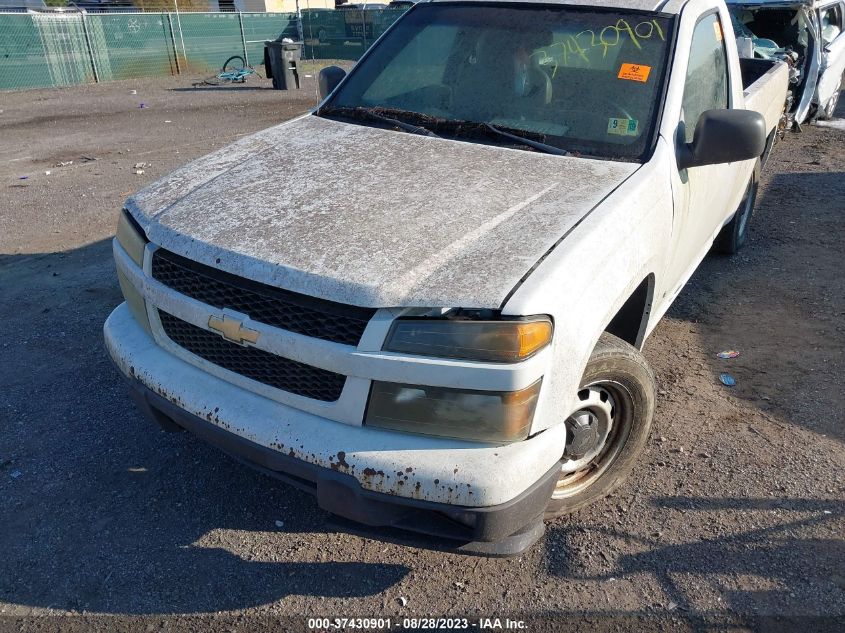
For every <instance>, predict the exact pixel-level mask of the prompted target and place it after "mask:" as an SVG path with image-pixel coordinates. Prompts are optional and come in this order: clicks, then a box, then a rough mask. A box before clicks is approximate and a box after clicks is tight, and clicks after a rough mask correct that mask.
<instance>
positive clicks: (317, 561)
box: [0, 240, 409, 614]
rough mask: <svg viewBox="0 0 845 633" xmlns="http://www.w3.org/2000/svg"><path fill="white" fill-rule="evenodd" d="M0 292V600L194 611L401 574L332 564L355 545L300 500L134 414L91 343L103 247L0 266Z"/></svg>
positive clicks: (341, 590)
mask: <svg viewBox="0 0 845 633" xmlns="http://www.w3.org/2000/svg"><path fill="white" fill-rule="evenodd" d="M0 294H2V295H3V296H4V301H2V302H0V318H2V319H3V320H4V322H5V323H6V324H7V325H8V327H10V328H12V329H11V330H10V331H15V332H19V333H21V336H19V337H15V338H13V339H10V340H9V341H8V342H7V343H6V344H4V345H2V346H0V382H2V384H3V385H4V387H3V392H4V397H3V398H2V399H0V419H2V420H3V422H2V424H0V498H2V499H3V504H2V507H0V524H2V525H3V529H2V530H0V551H2V552H3V556H2V557H0V601H3V602H8V603H12V604H17V605H23V606H28V607H45V608H46V607H51V608H55V609H60V610H75V611H82V610H86V611H94V612H104V613H123V614H160V613H200V612H214V611H221V610H224V611H225V610H238V609H246V608H250V607H255V606H259V605H264V604H268V603H273V602H275V601H277V600H279V599H282V598H284V597H286V596H305V597H311V598H312V599H313V598H323V597H324V598H335V597H337V598H355V597H362V596H371V595H375V594H379V593H381V592H383V591H385V590H386V589H388V588H389V587H391V586H393V585H394V584H396V583H397V582H399V581H400V580H401V579H402V578H404V577H405V575H406V574H407V573H408V571H409V568H408V567H406V566H404V565H401V564H388V563H367V562H359V561H363V560H368V559H369V560H372V559H373V556H365V555H361V556H352V557H351V558H350V559H347V560H346V561H344V560H339V559H338V557H337V556H335V555H334V553H333V547H336V546H337V544H338V541H337V539H349V540H352V541H353V543H352V544H350V542H349V541H348V540H347V541H344V547H343V549H344V550H345V551H347V552H349V550H350V549H351V550H352V551H356V550H355V546H354V538H355V537H351V536H345V535H344V536H337V535H336V534H335V533H334V530H333V529H332V528H331V527H330V526H329V525H328V524H327V520H328V519H329V515H328V514H327V513H325V512H323V511H322V510H320V509H319V508H318V507H317V505H316V502H315V501H314V499H313V497H311V496H309V495H307V494H305V493H303V492H300V491H298V490H296V489H294V488H291V487H288V486H285V485H283V484H281V483H279V482H276V481H275V480H272V479H270V478H268V477H266V476H264V475H261V474H259V473H256V472H254V471H252V470H250V469H248V468H246V467H244V466H242V465H240V464H238V463H236V462H235V461H233V460H231V459H228V458H226V457H225V456H223V455H222V454H221V453H220V452H218V451H217V450H215V449H213V448H211V447H209V446H207V445H205V444H203V443H202V442H201V441H199V440H197V439H196V438H194V437H192V436H190V435H188V434H186V433H177V434H170V433H164V432H162V431H160V430H159V429H158V427H157V426H155V425H154V424H153V423H151V422H149V421H147V420H146V419H144V418H142V417H141V416H140V414H139V413H138V412H137V411H136V409H135V407H134V405H133V404H132V403H131V401H130V399H129V394H128V390H127V388H126V386H125V385H124V384H123V381H122V380H121V379H120V378H119V376H118V373H117V370H116V369H115V368H114V367H113V366H112V364H111V362H110V360H109V359H108V355H107V353H106V351H105V348H104V345H103V341H102V323H103V321H104V320H105V318H106V317H107V316H108V314H109V312H110V311H111V309H112V308H113V307H114V306H116V305H117V304H118V303H119V302H120V301H121V300H122V299H121V296H120V292H119V290H118V288H117V283H116V279H115V274H114V268H113V263H112V261H111V241H110V240H103V241H100V242H96V243H94V244H91V245H89V246H85V247H82V248H79V249H76V250H74V251H68V252H65V253H52V254H36V255H0ZM7 298H8V300H6V299H7ZM277 522H280V525H281V527H279V526H278V525H277ZM299 533H307V537H308V538H307V539H305V538H303V539H300V538H299V537H298V534H299ZM304 536H305V534H304ZM361 543H362V546H361V547H362V548H363V547H365V546H366V542H365V541H361ZM350 545H352V547H350ZM371 546H372V547H376V546H378V545H377V544H373V545H371ZM381 547H383V546H381ZM256 551H259V552H260V554H256V553H255V552H256ZM268 552H269V554H268Z"/></svg>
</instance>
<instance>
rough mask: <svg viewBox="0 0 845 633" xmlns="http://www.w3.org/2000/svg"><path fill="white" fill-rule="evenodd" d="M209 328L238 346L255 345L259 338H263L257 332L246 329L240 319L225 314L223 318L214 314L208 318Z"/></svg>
mask: <svg viewBox="0 0 845 633" xmlns="http://www.w3.org/2000/svg"><path fill="white" fill-rule="evenodd" d="M208 327H210V328H211V329H212V330H214V331H215V332H217V333H218V334H222V335H223V338H225V339H226V340H227V341H232V342H233V343H237V344H238V345H243V344H244V343H252V344H255V343H257V342H258V337H259V336H261V335H260V334H259V333H258V332H256V331H255V330H250V329H249V328H246V327H244V323H243V321H241V320H240V319H236V318H234V317H230V316H227V315H225V314H224V315H223V316H222V317H219V316H214V315H213V314H212V315H211V316H210V317H208Z"/></svg>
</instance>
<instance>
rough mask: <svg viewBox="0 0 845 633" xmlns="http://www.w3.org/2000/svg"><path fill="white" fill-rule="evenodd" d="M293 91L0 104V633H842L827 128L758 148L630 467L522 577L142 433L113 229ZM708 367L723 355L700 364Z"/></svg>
mask: <svg viewBox="0 0 845 633" xmlns="http://www.w3.org/2000/svg"><path fill="white" fill-rule="evenodd" d="M306 82H307V83H306V86H305V88H304V89H303V90H302V91H301V92H299V93H296V94H287V93H282V92H276V91H272V90H269V89H267V85H266V82H253V83H252V84H248V85H247V86H244V87H236V88H226V89H215V88H201V89H195V88H192V87H191V84H190V80H188V79H186V78H184V77H182V78H175V79H168V80H145V81H128V82H117V83H112V84H108V85H100V86H84V87H75V88H69V89H64V90H60V91H59V90H44V91H30V92H22V93H2V94H0V323H3V324H4V325H3V328H2V331H3V336H2V338H1V339H0V385H2V387H0V394H2V396H0V526H2V528H0V614H3V615H0V628H3V627H6V628H10V629H12V628H18V627H21V628H23V629H25V630H39V631H43V630H50V628H51V627H54V628H57V629H58V628H62V629H68V628H72V629H76V630H85V629H112V630H119V629H121V627H133V628H134V627H135V625H137V624H139V623H142V624H143V625H142V626H141V627H140V628H142V629H143V628H144V626H146V629H145V630H165V629H166V630H179V629H180V627H181V628H182V629H184V630H202V629H203V628H208V627H215V628H217V627H218V626H219V627H225V628H226V629H227V630H240V629H241V628H242V627H245V626H246V627H247V628H249V626H254V625H256V624H259V623H264V624H260V626H262V627H263V628H266V629H267V630H270V627H269V625H268V626H265V624H266V623H269V622H276V624H277V625H278V623H280V622H281V623H287V624H288V625H294V624H296V623H299V624H298V626H302V621H301V618H300V619H298V620H270V619H267V618H282V617H286V616H304V615H310V616H350V615H353V616H388V615H392V616H394V617H401V616H409V615H417V616H419V615H469V616H472V617H478V616H481V617H505V616H510V617H514V616H516V615H518V616H520V617H531V618H535V619H536V620H535V621H536V622H538V623H541V622H546V623H547V624H550V623H554V625H555V628H572V629H574V628H576V627H577V628H578V629H579V630H595V629H602V628H606V629H612V630H628V629H631V630H647V629H658V628H659V629H667V630H695V631H710V630H713V631H724V630H732V631H734V630H749V629H751V630H766V631H768V630H794V629H799V628H800V629H803V630H805V631H808V632H809V631H815V630H842V627H845V478H843V473H845V451H843V444H845V414H844V413H843V411H845V389H843V380H842V375H843V370H845V365H844V364H843V349H845V318H844V317H845V281H844V279H845V278H844V277H843V274H842V262H843V256H845V246H843V245H844V244H845V221H843V220H845V171H843V169H845V168H843V165H845V130H843V129H837V128H835V127H827V128H816V127H806V128H805V129H804V132H803V133H801V134H789V135H788V136H787V137H786V139H785V140H784V141H783V142H781V143H780V144H778V145H777V147H776V148H775V151H774V153H773V155H772V158H771V161H770V163H769V165H768V167H767V169H766V171H765V174H764V181H763V184H762V190H761V195H760V198H759V200H758V207H757V211H756V213H755V216H754V219H753V222H752V227H751V237H750V241H749V243H748V245H747V246H746V248H745V250H744V251H743V252H742V253H741V254H740V255H739V256H738V257H735V258H733V259H729V258H724V257H715V256H712V257H709V258H708V259H707V260H706V261H705V262H704V263H703V265H702V266H701V268H700V270H699V271H698V272H697V273H696V275H695V276H694V278H693V280H692V281H691V283H690V284H689V285H688V287H687V288H686V289H685V290H684V292H683V293H682V295H681V297H680V298H679V300H678V301H677V302H676V304H675V305H674V306H673V308H672V309H671V310H670V312H669V314H668V315H667V316H666V317H665V319H664V320H663V322H662V323H661V324H660V325H659V326H658V328H657V329H656V331H655V333H654V335H653V336H652V338H651V339H650V340H649V341H648V342H647V344H646V348H645V353H646V356H647V357H648V359H649V361H650V362H651V363H652V364H653V366H654V368H655V370H656V372H657V375H658V379H659V388H660V392H659V405H658V410H657V414H656V420H655V429H654V433H653V438H652V440H651V441H650V444H649V446H648V450H647V452H646V454H645V457H644V459H643V461H642V463H641V464H640V466H639V468H637V470H636V471H635V472H634V474H633V475H632V477H631V478H630V479H629V480H628V482H627V483H626V484H625V485H624V486H623V487H622V488H621V489H620V490H618V492H617V493H616V494H615V495H614V496H613V497H612V498H609V499H607V500H606V501H605V502H603V503H599V504H597V505H595V506H593V507H592V508H589V509H588V510H586V511H583V512H581V513H580V514H578V515H575V516H573V517H570V518H568V519H560V520H557V521H555V522H553V523H550V524H549V525H548V526H547V528H548V529H547V534H546V536H545V537H544V538H543V539H542V540H541V541H540V542H539V543H538V544H537V545H536V546H535V547H534V548H532V549H531V550H530V551H528V552H526V553H525V554H523V555H522V556H520V557H518V558H513V559H485V558H476V557H466V556H459V555H454V554H448V553H441V552H435V551H429V550H418V549H411V548H406V547H403V546H399V545H395V544H389V543H384V542H380V541H375V540H368V539H365V538H361V537H358V536H353V535H351V534H347V533H344V532H340V531H337V530H336V529H334V528H333V527H332V526H331V524H330V521H329V518H330V517H329V516H328V515H327V514H326V513H324V512H323V511H321V510H320V509H319V508H318V507H317V506H316V503H315V501H314V500H313V499H312V498H311V497H309V496H308V495H306V494H304V493H301V492H299V491H297V490H294V489H292V488H289V487H286V486H284V485H282V484H280V483H278V482H276V481H273V480H271V479H269V478H267V477H265V476H263V475H260V474H257V473H255V472H253V471H252V470H250V469H248V468H246V467H244V466H242V465H240V464H238V463H235V462H234V461H232V460H230V459H228V458H227V457H225V456H223V455H222V454H220V453H218V452H217V451H216V450H214V449H212V448H210V447H208V446H206V445H204V444H203V443H201V442H200V441H199V440H196V439H194V438H193V437H192V436H190V435H188V434H172V435H171V434H165V433H163V432H161V431H159V430H158V429H157V428H156V427H155V426H153V425H152V424H151V423H149V422H147V421H146V420H144V419H143V418H141V416H140V415H139V414H138V413H137V412H136V410H135V409H134V408H133V406H132V405H131V403H130V400H129V398H128V395H127V390H126V388H125V386H124V384H123V383H122V382H121V380H120V378H119V377H118V374H117V372H116V371H115V369H114V368H113V367H112V365H111V363H110V361H109V359H108V357H107V355H106V352H105V349H104V346H103V342H102V324H103V321H104V320H105V318H106V317H107V316H108V314H109V312H110V311H111V310H112V309H113V308H114V307H115V306H116V305H117V304H118V303H119V302H120V301H121V296H120V292H119V289H118V286H117V283H116V279H115V274H114V266H113V263H112V259H111V244H110V240H111V236H112V235H113V231H114V226H115V221H116V217H117V211H118V209H119V208H120V204H121V202H122V200H123V199H124V198H125V197H126V196H127V195H128V194H129V193H130V192H132V191H134V190H136V189H138V188H140V187H141V186H142V185H144V184H146V183H148V182H150V181H152V180H154V179H155V178H157V177H158V176H160V175H162V174H164V173H166V172H167V171H169V170H171V169H172V168H174V167H176V166H177V165H180V164H182V163H184V162H186V161H188V160H189V159H191V158H194V157H197V156H200V155H202V154H204V153H207V152H208V151H210V150H212V149H214V148H216V147H219V146H221V145H223V144H226V143H228V142H230V141H232V140H234V139H237V138H238V137H240V136H241V135H243V134H246V133H249V132H252V131H254V130H258V129H261V128H264V127H267V126H269V125H271V124H273V123H275V122H278V121H281V120H283V119H287V118H289V117H291V116H293V115H295V114H296V113H299V112H302V111H304V110H306V109H307V108H309V107H310V106H312V105H313V104H314V102H315V96H314V95H315V92H314V84H313V79H307V80H306ZM133 90H135V91H136V92H137V94H133V93H132V92H131V91H133ZM142 103H143V104H144V107H143V108H142V107H140V104H142ZM843 104H845V100H843ZM839 114H840V115H843V114H845V112H842V111H840V113H839ZM84 157H88V159H87V158H84ZM89 159H96V160H89ZM69 161H73V163H72V164H68V165H65V166H57V165H58V164H59V163H61V162H69ZM139 163H147V164H146V165H144V166H139V167H136V165H137V164H139ZM295 168H296V166H295V165H279V178H284V174H285V171H286V170H288V169H290V170H293V169H295ZM48 171H49V172H50V173H49V174H46V173H45V172H48ZM140 171H143V173H136V172H140ZM724 349H737V350H740V351H741V356H739V357H738V358H736V359H733V360H726V361H722V360H718V359H717V358H716V354H717V352H719V351H721V350H724ZM724 371H728V372H730V373H731V374H732V375H733V376H734V377H735V378H736V381H737V385H736V386H735V387H733V388H728V387H725V386H723V385H722V384H720V382H719V379H718V376H719V373H720V372H724ZM277 522H280V523H278V524H277ZM279 525H280V526H281V527H279ZM67 614H74V615H75V618H72V619H69V620H68V619H57V618H55V617H53V616H58V615H67ZM41 616H44V617H41ZM104 616H114V617H104ZM21 618H23V619H21ZM538 626H539V624H538ZM538 630H539V629H538Z"/></svg>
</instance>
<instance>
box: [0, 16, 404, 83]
mask: <svg viewBox="0 0 845 633" xmlns="http://www.w3.org/2000/svg"><path fill="white" fill-rule="evenodd" d="M404 12H405V10H404V9H386V10H382V11H373V10H341V11H337V10H333V9H306V10H303V11H302V12H301V18H300V17H298V16H297V15H296V14H294V13H225V12H221V13H207V12H206V13H201V12H190V13H184V12H180V13H143V12H134V13H129V12H120V13H46V12H45V13H0V90H9V89H23V88H39V87H51V86H69V85H74V84H82V83H90V82H97V81H110V80H114V79H131V78H134V77H150V76H161V75H175V74H179V73H194V74H196V73H210V72H214V71H217V70H219V69H220V68H221V66H222V65H223V62H224V61H225V60H226V59H228V58H229V57H231V56H232V55H241V56H243V57H244V58H245V59H246V61H247V63H248V64H250V65H252V66H258V65H259V64H262V63H263V61H264V52H263V51H264V42H265V41H266V40H274V39H278V38H282V37H289V38H290V39H292V40H294V41H300V42H303V58H304V59H314V60H318V59H345V60H353V61H354V60H357V59H358V58H359V57H360V56H361V55H362V54H363V53H364V51H366V50H367V48H369V46H370V45H372V43H373V41H375V40H376V39H377V38H378V37H379V36H380V35H381V34H382V33H383V32H384V31H385V30H386V29H387V28H388V27H389V26H390V25H391V24H393V23H394V22H395V21H396V20H397V19H398V18H399V16H401V15H402V14H403V13H404Z"/></svg>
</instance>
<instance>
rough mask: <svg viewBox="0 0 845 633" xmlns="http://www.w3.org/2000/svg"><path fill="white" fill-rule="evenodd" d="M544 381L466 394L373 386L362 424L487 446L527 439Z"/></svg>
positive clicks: (382, 384)
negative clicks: (522, 386)
mask: <svg viewBox="0 0 845 633" xmlns="http://www.w3.org/2000/svg"><path fill="white" fill-rule="evenodd" d="M541 382H542V379H541V380H538V381H537V382H535V383H534V384H533V385H531V386H530V387H528V388H527V389H522V390H521V391H505V392H500V391H467V390H463V389H446V388H443V387H426V386H422V385H402V384H398V383H392V382H379V381H375V382H373V387H372V391H371V393H370V402H369V405H368V406H367V415H366V419H365V420H364V424H365V425H367V426H375V427H379V428H383V429H391V430H394V431H406V432H409V433H419V434H423V435H438V436H443V437H452V438H458V439H466V440H478V441H484V442H515V441H518V440H524V439H525V438H526V437H528V431H529V430H530V428H531V421H532V420H533V418H534V409H535V407H536V406H537V398H538V396H539V394H540V384H541Z"/></svg>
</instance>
